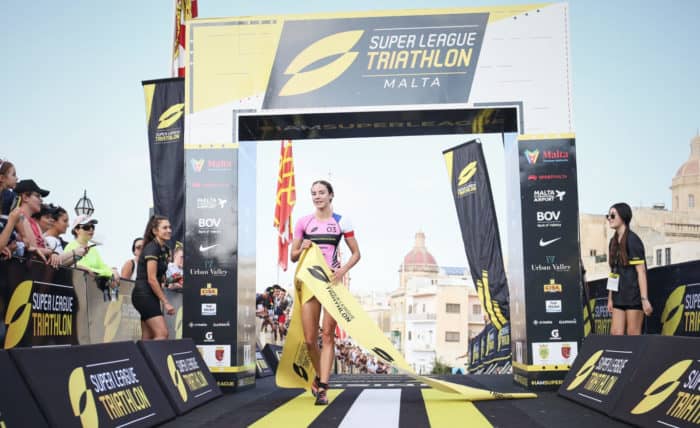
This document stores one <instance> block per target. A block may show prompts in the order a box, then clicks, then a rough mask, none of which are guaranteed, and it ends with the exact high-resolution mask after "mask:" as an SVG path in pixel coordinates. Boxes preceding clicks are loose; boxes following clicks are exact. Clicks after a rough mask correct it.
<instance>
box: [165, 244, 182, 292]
mask: <svg viewBox="0 0 700 428" xmlns="http://www.w3.org/2000/svg"><path fill="white" fill-rule="evenodd" d="M184 252H185V251H184V248H183V247H182V245H176V246H175V250H174V251H173V261H172V262H170V263H168V270H167V271H166V272H165V277H166V280H165V283H166V284H167V286H168V288H169V289H171V290H177V289H181V288H182V281H183V277H182V268H183V266H184V262H185V256H184Z"/></svg>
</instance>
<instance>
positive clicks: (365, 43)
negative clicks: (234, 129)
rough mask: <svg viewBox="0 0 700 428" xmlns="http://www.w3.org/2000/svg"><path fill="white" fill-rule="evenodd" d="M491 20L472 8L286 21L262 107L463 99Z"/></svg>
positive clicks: (461, 100) (434, 101) (405, 102)
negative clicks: (455, 11)
mask: <svg viewBox="0 0 700 428" xmlns="http://www.w3.org/2000/svg"><path fill="white" fill-rule="evenodd" d="M487 19H488V14H487V13H471V14H446V15H431V16H401V17H395V16H393V17H392V16H388V17H367V18H337V19H319V20H314V21H313V23H310V22H309V21H308V20H298V21H292V20H290V21H285V23H284V27H283V29H282V35H281V37H280V44H279V47H278V49H277V54H276V56H275V61H274V65H273V67H272V73H271V76H270V81H269V84H268V88H267V93H266V94H265V101H264V107H265V108H268V109H269V108H287V107H323V106H339V105H387V104H416V100H417V99H419V100H421V102H422V103H425V104H430V103H436V104H437V103H457V102H464V101H465V100H466V99H467V98H468V97H469V90H470V88H471V84H472V81H473V79H474V73H475V70H476V65H477V62H478V59H479V54H480V52H481V45H482V42H483V38H484V33H485V31H486V21H487ZM339 93H342V94H343V96H342V97H338V94H339Z"/></svg>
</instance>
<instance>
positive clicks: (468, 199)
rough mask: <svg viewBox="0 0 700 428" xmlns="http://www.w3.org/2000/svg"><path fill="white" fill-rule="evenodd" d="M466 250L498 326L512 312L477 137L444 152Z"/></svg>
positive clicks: (482, 297)
mask: <svg viewBox="0 0 700 428" xmlns="http://www.w3.org/2000/svg"><path fill="white" fill-rule="evenodd" d="M443 156H444V157H445V164H446V166H447V175H448V177H449V180H450V185H451V188H452V196H453V197H454V201H455V206H456V208H457V217H458V218H459V225H460V229H461V231H462V241H463V242H464V251H465V253H466V254H467V259H468V261H469V268H470V270H471V275H472V278H473V280H474V284H476V288H477V292H478V294H479V300H480V301H481V304H482V306H483V307H484V309H485V310H486V313H487V314H488V316H489V320H490V321H491V322H492V323H493V325H494V326H495V327H496V329H501V328H502V327H503V326H504V325H505V324H506V323H507V322H508V316H509V309H508V308H509V300H510V299H509V295H508V281H507V280H506V275H505V269H504V267H503V253H502V251H501V238H500V235H499V233H498V220H497V219H496V211H495V208H494V205H493V196H492V195H491V183H490V181H489V175H488V170H487V167H486V160H485V159H484V153H483V151H482V149H481V143H479V142H477V141H476V140H473V141H470V142H468V143H465V144H462V145H460V146H457V147H454V148H452V149H448V150H445V151H444V152H443Z"/></svg>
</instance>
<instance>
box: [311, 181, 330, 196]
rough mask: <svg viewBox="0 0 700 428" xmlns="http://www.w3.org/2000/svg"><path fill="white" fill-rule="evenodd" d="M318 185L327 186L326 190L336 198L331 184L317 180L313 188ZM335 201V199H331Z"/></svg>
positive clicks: (312, 185) (312, 184)
mask: <svg viewBox="0 0 700 428" xmlns="http://www.w3.org/2000/svg"><path fill="white" fill-rule="evenodd" d="M317 184H322V185H324V186H326V190H328V194H329V195H331V196H335V193H333V186H331V183H329V182H327V181H326V180H316V181H314V182H313V183H311V187H314V186H315V185H317ZM331 199H333V198H331Z"/></svg>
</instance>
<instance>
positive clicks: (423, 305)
mask: <svg viewBox="0 0 700 428" xmlns="http://www.w3.org/2000/svg"><path fill="white" fill-rule="evenodd" d="M423 313H425V303H423Z"/></svg>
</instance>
